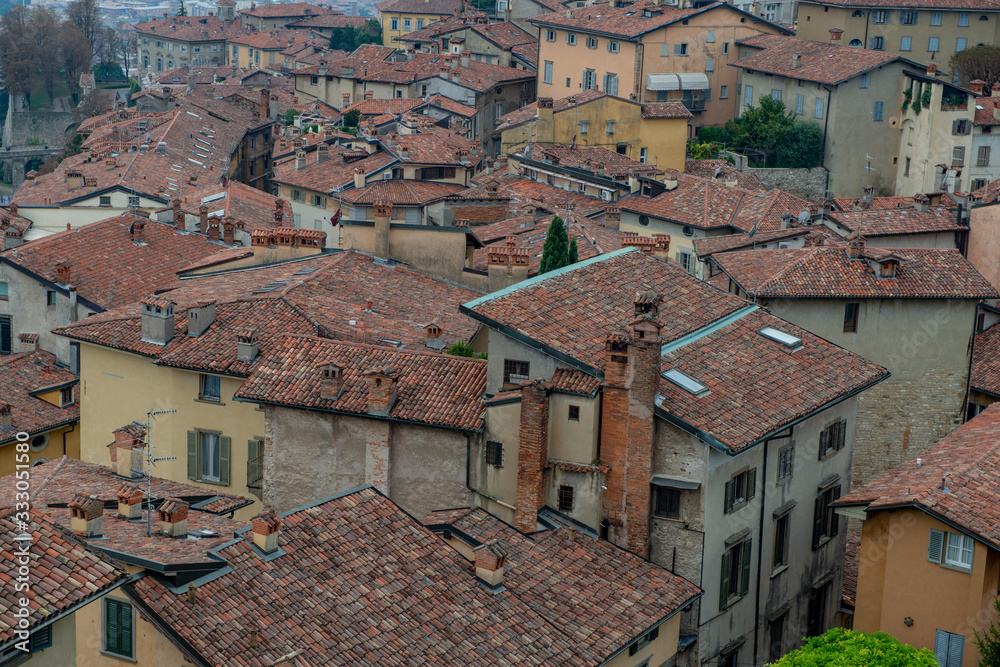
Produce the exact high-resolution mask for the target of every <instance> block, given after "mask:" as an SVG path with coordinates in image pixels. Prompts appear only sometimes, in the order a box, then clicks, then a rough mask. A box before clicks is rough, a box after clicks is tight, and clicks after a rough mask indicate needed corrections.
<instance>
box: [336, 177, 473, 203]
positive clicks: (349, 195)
mask: <svg viewBox="0 0 1000 667" xmlns="http://www.w3.org/2000/svg"><path fill="white" fill-rule="evenodd" d="M352 176H353V175H352ZM464 189H465V188H464V187H463V186H461V185H459V184H457V183H437V182H434V181H402V180H400V181H376V182H374V183H369V184H368V185H366V186H365V187H363V188H360V189H359V188H355V189H351V190H347V191H345V192H344V193H343V195H342V196H343V198H344V201H346V202H350V203H352V204H362V205H373V204H374V203H375V202H377V201H390V202H392V203H393V204H396V205H399V206H426V205H427V204H430V203H432V202H435V201H439V200H441V199H444V198H445V197H447V196H448V195H452V194H455V193H456V192H461V191H462V190H464Z"/></svg>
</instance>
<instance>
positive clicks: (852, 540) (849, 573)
mask: <svg viewBox="0 0 1000 667" xmlns="http://www.w3.org/2000/svg"><path fill="white" fill-rule="evenodd" d="M860 564H861V536H860V535H856V534H854V533H852V532H848V533H847V549H846V550H845V551H844V587H843V589H841V594H840V598H841V601H842V602H843V604H844V605H846V606H848V607H850V608H851V609H854V605H855V603H856V602H857V599H858V568H859V566H860Z"/></svg>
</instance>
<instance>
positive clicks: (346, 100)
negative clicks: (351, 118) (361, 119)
mask: <svg viewBox="0 0 1000 667" xmlns="http://www.w3.org/2000/svg"><path fill="white" fill-rule="evenodd" d="M343 100H344V102H343V105H344V106H345V107H348V106H351V94H350V93H344V95H343Z"/></svg>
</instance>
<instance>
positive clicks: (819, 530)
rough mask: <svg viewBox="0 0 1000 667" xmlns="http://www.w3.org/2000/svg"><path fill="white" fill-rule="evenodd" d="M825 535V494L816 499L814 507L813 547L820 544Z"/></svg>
mask: <svg viewBox="0 0 1000 667" xmlns="http://www.w3.org/2000/svg"><path fill="white" fill-rule="evenodd" d="M821 537H823V496H820V497H818V498H817V499H816V502H815V504H814V507H813V549H815V548H816V547H818V546H819V540H820V538H821Z"/></svg>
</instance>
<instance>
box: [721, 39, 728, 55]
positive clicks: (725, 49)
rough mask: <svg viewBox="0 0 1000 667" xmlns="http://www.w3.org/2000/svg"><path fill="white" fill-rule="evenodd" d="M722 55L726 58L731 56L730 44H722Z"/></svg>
mask: <svg viewBox="0 0 1000 667" xmlns="http://www.w3.org/2000/svg"><path fill="white" fill-rule="evenodd" d="M722 55H724V56H728V55H729V42H723V43H722Z"/></svg>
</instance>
